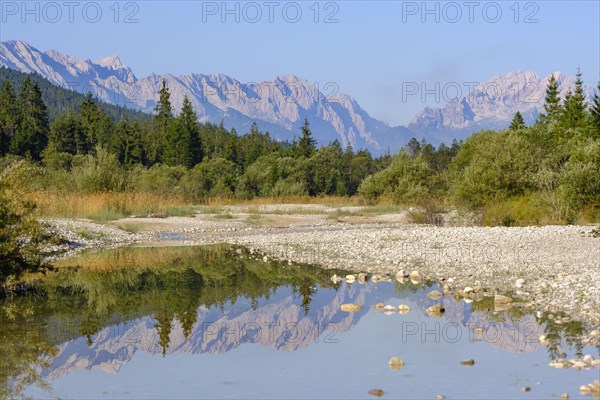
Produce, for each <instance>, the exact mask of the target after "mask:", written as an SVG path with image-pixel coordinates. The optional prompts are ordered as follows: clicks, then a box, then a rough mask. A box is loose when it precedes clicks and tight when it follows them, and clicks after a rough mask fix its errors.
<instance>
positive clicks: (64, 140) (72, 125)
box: [49, 110, 89, 155]
mask: <svg viewBox="0 0 600 400" xmlns="http://www.w3.org/2000/svg"><path fill="white" fill-rule="evenodd" d="M49 142H50V144H51V145H52V146H53V147H54V149H55V150H56V151H58V152H59V153H69V154H72V155H75V154H86V153H87V151H88V149H89V148H88V142H87V139H86V137H85V134H84V133H83V129H82V128H81V123H80V121H79V119H78V117H77V115H76V114H75V113H74V112H73V110H69V111H68V112H66V113H64V114H61V115H59V116H58V117H56V119H55V120H54V122H53V123H52V125H51V126H50V135H49Z"/></svg>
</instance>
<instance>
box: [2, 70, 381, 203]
mask: <svg viewBox="0 0 600 400" xmlns="http://www.w3.org/2000/svg"><path fill="white" fill-rule="evenodd" d="M101 106H102V104H101V103H100V102H98V101H97V100H96V99H94V97H93V96H92V94H91V93H88V94H87V95H86V96H85V98H83V100H82V101H81V103H80V104H79V105H78V106H77V107H71V108H67V109H66V110H64V111H63V112H62V113H59V114H58V115H56V116H55V118H54V119H53V120H52V121H50V120H49V118H48V113H47V107H46V105H45V102H44V100H43V98H42V91H41V90H40V88H39V85H38V83H37V82H34V81H33V80H32V79H31V78H30V77H29V76H28V77H26V78H25V79H24V80H23V82H22V84H21V87H20V90H19V93H18V95H17V94H16V93H15V90H14V89H13V87H12V84H11V82H10V81H9V80H5V81H4V82H3V83H2V86H1V87H0V156H5V155H13V156H19V157H24V158H29V159H31V160H32V161H34V162H38V163H41V165H43V166H44V167H45V168H46V169H47V170H48V171H49V172H50V173H49V174H46V176H45V178H46V180H47V182H46V183H48V185H49V186H52V185H53V184H55V185H54V186H55V187H65V185H66V186H67V187H71V188H72V189H73V190H75V189H77V188H79V189H81V188H82V187H84V186H85V190H86V191H103V190H124V189H126V188H128V187H134V188H137V189H151V188H149V187H147V186H145V182H146V183H149V182H151V181H152V180H154V181H163V183H166V182H164V181H169V183H170V185H171V186H173V187H170V186H169V185H167V187H165V188H164V190H165V191H169V190H171V189H173V188H174V187H179V188H181V187H183V186H185V187H187V188H188V189H189V190H188V189H181V190H184V191H186V193H185V194H189V195H192V196H197V197H205V196H210V195H214V196H237V197H241V198H248V197H254V196H274V195H295V194H298V195H301V194H304V195H354V194H355V193H356V192H357V190H358V187H359V185H360V183H361V182H362V180H363V179H364V178H365V177H366V176H368V175H369V174H372V173H374V172H377V171H379V170H381V169H382V168H384V167H386V166H387V163H388V162H389V159H390V157H389V156H385V157H380V158H377V159H376V158H373V156H372V155H371V154H370V153H369V152H368V151H366V150H359V151H354V149H352V147H351V146H347V147H346V148H343V147H342V146H341V144H340V142H339V141H337V140H335V141H333V142H331V143H330V144H329V145H327V146H323V147H321V148H317V143H316V141H315V139H314V137H313V133H312V131H311V129H310V125H309V122H308V120H305V121H304V124H303V126H302V128H301V132H300V136H299V137H298V138H297V139H295V140H294V141H292V142H291V143H290V142H281V141H277V140H274V139H273V138H271V136H270V135H269V133H268V132H261V131H260V130H259V129H258V127H257V125H256V124H253V125H252V127H251V128H250V131H249V132H248V133H247V134H245V135H239V134H238V133H237V132H236V130H235V129H231V130H227V129H225V127H224V126H223V124H221V125H215V124H210V123H199V122H198V116H197V114H196V111H195V110H194V107H193V106H192V103H191V101H190V100H189V99H188V98H187V97H186V98H185V99H184V101H183V107H182V109H181V111H180V112H179V114H178V115H175V113H174V109H173V106H172V104H171V100H170V92H169V89H168V87H167V85H166V82H165V81H163V82H162V87H161V89H160V91H159V100H158V103H157V105H156V108H155V113H154V115H153V116H152V118H150V119H148V120H145V121H144V120H140V119H139V118H131V117H130V116H127V115H121V116H120V118H119V119H118V120H115V119H114V118H113V117H111V116H110V115H109V113H108V112H106V111H105V110H103V108H102V107H101ZM90 164H94V165H96V167H105V168H108V170H107V171H105V172H106V173H107V174H113V175H114V174H117V175H122V176H125V177H126V178H125V179H117V180H116V181H115V180H112V181H110V182H109V181H106V180H105V181H104V182H99V184H98V185H96V184H94V183H93V182H88V184H83V185H77V184H75V183H70V184H69V183H67V184H65V182H63V181H62V180H64V179H63V178H65V174H62V177H59V175H61V174H60V172H69V173H70V172H73V170H78V169H81V168H87V169H89V167H90ZM48 171H47V172H48ZM52 177H55V178H56V179H57V180H58V181H52V179H51V178H52ZM107 177H108V175H107ZM155 178H157V179H155ZM181 179H183V180H184V181H185V184H183V183H182V184H181V185H180V183H181V182H180V180H181ZM134 181H135V182H134ZM175 181H176V182H175ZM191 181H196V183H197V185H195V188H194V189H193V190H192V189H191V188H189V187H190V185H191V186H194V184H193V182H191ZM115 182H120V183H117V184H115Z"/></svg>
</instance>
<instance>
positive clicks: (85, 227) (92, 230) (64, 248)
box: [42, 219, 143, 261]
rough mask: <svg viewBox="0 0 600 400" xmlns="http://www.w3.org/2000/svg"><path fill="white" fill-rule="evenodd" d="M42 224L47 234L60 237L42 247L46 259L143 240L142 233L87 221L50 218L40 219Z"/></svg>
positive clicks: (51, 259)
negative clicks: (58, 239) (137, 233)
mask: <svg viewBox="0 0 600 400" xmlns="http://www.w3.org/2000/svg"><path fill="white" fill-rule="evenodd" d="M42 224H43V225H44V226H45V227H46V232H47V233H48V234H50V235H52V236H54V237H55V238H60V241H61V242H60V243H56V244H53V245H48V246H46V247H45V248H44V249H43V252H44V254H46V255H47V257H46V258H45V259H46V261H53V260H56V259H58V258H63V257H69V256H72V255H74V254H76V253H78V252H79V251H82V250H89V249H100V248H102V249H110V248H115V247H120V246H125V245H129V244H133V243H136V242H139V241H141V240H143V236H142V235H136V234H131V233H128V232H125V231H123V230H121V229H118V228H115V227H114V226H111V225H102V224H96V223H93V222H89V221H81V220H66V219H50V220H45V221H42Z"/></svg>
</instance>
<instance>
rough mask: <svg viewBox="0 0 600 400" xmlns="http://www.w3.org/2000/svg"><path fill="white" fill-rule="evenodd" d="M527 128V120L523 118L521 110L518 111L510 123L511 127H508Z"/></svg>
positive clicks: (514, 128) (512, 128)
mask: <svg viewBox="0 0 600 400" xmlns="http://www.w3.org/2000/svg"><path fill="white" fill-rule="evenodd" d="M524 128H525V120H524V119H523V116H522V115H521V113H520V112H518V111H517V112H516V113H515V116H514V117H513V120H512V122H511V123H510V127H509V128H508V129H510V130H512V131H516V130H519V129H524Z"/></svg>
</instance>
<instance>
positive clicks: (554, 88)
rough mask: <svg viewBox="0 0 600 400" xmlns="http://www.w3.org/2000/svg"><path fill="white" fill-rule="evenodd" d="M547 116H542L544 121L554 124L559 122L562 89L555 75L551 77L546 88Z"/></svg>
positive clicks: (545, 108) (545, 106)
mask: <svg viewBox="0 0 600 400" xmlns="http://www.w3.org/2000/svg"><path fill="white" fill-rule="evenodd" d="M544 110H545V111H546V114H545V115H544V114H542V115H541V117H542V121H543V122H546V123H549V124H552V123H555V122H558V118H559V116H560V113H561V105H560V89H559V88H558V82H557V81H556V78H555V77H554V75H552V76H550V79H549V80H548V86H547V87H546V102H545V104H544Z"/></svg>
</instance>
